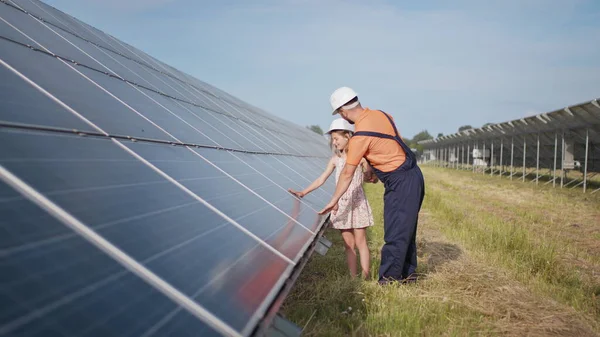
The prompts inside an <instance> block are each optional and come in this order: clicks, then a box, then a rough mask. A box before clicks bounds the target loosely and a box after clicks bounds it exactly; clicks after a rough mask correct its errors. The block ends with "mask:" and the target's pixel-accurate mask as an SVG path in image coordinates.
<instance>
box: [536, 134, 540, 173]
mask: <svg viewBox="0 0 600 337" xmlns="http://www.w3.org/2000/svg"><path fill="white" fill-rule="evenodd" d="M539 181H540V134H539V133H538V134H537V158H536V164H535V184H536V185H538V184H539Z"/></svg>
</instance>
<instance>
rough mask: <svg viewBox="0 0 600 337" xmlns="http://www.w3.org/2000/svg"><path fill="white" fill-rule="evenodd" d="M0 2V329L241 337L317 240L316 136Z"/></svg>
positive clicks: (98, 36)
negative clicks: (300, 193) (302, 194)
mask: <svg viewBox="0 0 600 337" xmlns="http://www.w3.org/2000/svg"><path fill="white" fill-rule="evenodd" d="M1 2H2V4H0V78H1V79H2V80H1V81H0V144H1V145H0V149H1V150H0V229H1V231H2V233H1V235H0V257H1V263H0V275H2V284H1V286H0V287H1V288H0V335H7V336H8V335H11V336H103V337H105V336H167V335H169V336H210V335H231V336H246V335H250V334H253V333H257V332H259V331H262V330H263V329H265V327H267V326H268V324H269V321H270V319H271V318H272V317H273V314H274V313H276V311H277V309H278V305H280V303H281V300H282V298H283V297H284V296H285V292H286V289H289V286H290V284H291V283H292V282H290V280H293V278H294V277H295V276H297V273H298V271H299V266H301V265H302V264H303V263H305V261H306V258H307V256H308V255H309V254H310V253H311V252H312V249H314V245H315V241H316V240H317V239H318V238H319V237H320V235H321V232H322V230H323V228H324V226H323V223H324V219H323V218H322V217H321V216H319V215H318V214H317V211H318V210H319V209H320V208H321V207H322V206H323V205H324V204H325V203H326V202H327V200H328V198H329V197H330V195H331V193H332V192H333V188H334V183H333V182H332V181H331V180H330V181H328V182H327V183H326V185H324V187H323V188H321V189H320V190H317V191H315V192H314V193H313V194H311V195H310V196H308V197H306V198H305V199H302V200H300V199H297V198H295V197H293V196H292V195H291V194H289V193H288V192H287V191H286V190H287V188H301V187H303V186H306V185H307V184H308V183H309V182H310V180H311V179H312V178H314V177H316V176H318V173H319V170H320V169H321V168H322V167H324V166H325V165H326V162H327V158H328V157H329V149H328V147H327V144H326V142H325V139H324V138H323V137H321V136H319V135H317V134H315V133H313V132H312V131H310V130H307V129H305V128H301V127H298V126H296V125H293V124H291V123H289V122H287V121H285V120H282V119H280V118H278V117H276V116H273V115H270V114H268V113H266V112H264V111H261V110H259V109H257V108H255V107H252V106H250V105H248V104H247V103H244V102H242V101H240V100H238V99H236V98H235V97H232V96H231V95H228V94H226V93H225V92H223V91H220V90H218V89H216V88H213V87H211V86H209V85H207V84H205V83H203V82H201V81H199V80H197V79H195V78H193V77H191V76H189V75H187V74H185V73H182V72H180V71H178V70H176V69H174V68H172V67H170V66H168V65H166V64H164V63H162V62H160V61H158V60H156V59H154V58H152V57H151V56H149V55H147V54H145V53H144V52H142V51H140V50H138V49H136V48H134V47H132V46H130V45H128V44H126V43H124V42H121V41H119V40H117V39H115V38H113V37H111V36H110V35H107V34H105V33H103V32H101V31H99V30H97V29H95V28H93V27H90V26H88V25H86V24H85V23H83V22H81V21H78V20H77V19H74V18H73V17H71V16H69V15H67V14H64V13H62V12H60V11H58V10H56V9H54V8H52V7H50V6H47V5H45V4H44V3H42V2H39V1H35V0H11V1H8V0H1Z"/></svg>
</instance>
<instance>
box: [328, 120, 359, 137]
mask: <svg viewBox="0 0 600 337" xmlns="http://www.w3.org/2000/svg"><path fill="white" fill-rule="evenodd" d="M335 130H345V131H352V132H354V126H353V125H352V124H350V123H348V121H347V120H345V119H343V118H338V119H334V120H333V122H331V125H329V131H327V134H330V133H331V132H332V131H335Z"/></svg>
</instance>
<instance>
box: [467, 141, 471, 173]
mask: <svg viewBox="0 0 600 337" xmlns="http://www.w3.org/2000/svg"><path fill="white" fill-rule="evenodd" d="M470 155H471V142H468V143H467V163H468V162H469V156H470ZM467 168H468V167H467Z"/></svg>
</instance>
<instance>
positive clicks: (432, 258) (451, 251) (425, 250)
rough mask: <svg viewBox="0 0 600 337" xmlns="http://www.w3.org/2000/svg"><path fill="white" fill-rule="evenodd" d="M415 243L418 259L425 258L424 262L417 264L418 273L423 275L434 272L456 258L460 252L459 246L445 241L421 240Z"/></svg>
mask: <svg viewBox="0 0 600 337" xmlns="http://www.w3.org/2000/svg"><path fill="white" fill-rule="evenodd" d="M417 245H418V247H417V254H418V255H419V259H420V260H421V261H422V260H423V259H424V258H427V260H426V262H425V263H420V265H419V273H421V274H425V275H426V274H431V273H434V272H436V270H438V268H440V267H441V266H443V265H444V264H446V263H448V262H450V261H454V260H456V259H458V258H459V257H460V256H461V254H462V250H461V249H460V247H459V246H457V245H455V244H451V243H447V242H438V241H431V242H429V241H425V240H422V241H419V242H418V243H417ZM421 261H420V262H421Z"/></svg>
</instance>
